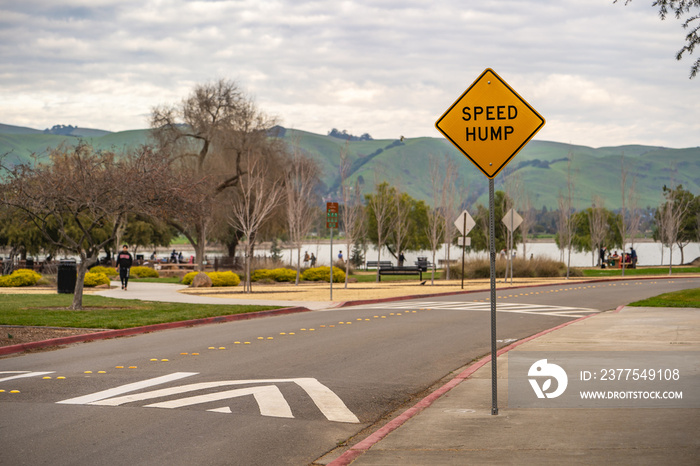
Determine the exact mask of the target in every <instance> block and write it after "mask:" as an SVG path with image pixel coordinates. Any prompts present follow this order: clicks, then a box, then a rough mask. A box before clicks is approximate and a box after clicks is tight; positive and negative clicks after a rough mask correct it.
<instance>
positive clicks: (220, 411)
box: [207, 406, 232, 414]
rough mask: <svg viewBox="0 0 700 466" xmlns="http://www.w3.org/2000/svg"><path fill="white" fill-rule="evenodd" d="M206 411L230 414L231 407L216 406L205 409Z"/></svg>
mask: <svg viewBox="0 0 700 466" xmlns="http://www.w3.org/2000/svg"><path fill="white" fill-rule="evenodd" d="M207 411H210V412H212V413H225V414H231V412H232V411H231V408H229V407H228V406H224V407H223V408H216V409H207Z"/></svg>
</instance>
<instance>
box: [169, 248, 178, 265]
mask: <svg viewBox="0 0 700 466" xmlns="http://www.w3.org/2000/svg"><path fill="white" fill-rule="evenodd" d="M170 262H172V263H173V264H176V263H177V251H175V250H174V249H173V252H171V253H170Z"/></svg>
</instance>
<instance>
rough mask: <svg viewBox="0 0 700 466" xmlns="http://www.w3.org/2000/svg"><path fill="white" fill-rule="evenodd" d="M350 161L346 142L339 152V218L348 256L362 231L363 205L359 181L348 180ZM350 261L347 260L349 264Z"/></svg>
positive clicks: (346, 279)
mask: <svg viewBox="0 0 700 466" xmlns="http://www.w3.org/2000/svg"><path fill="white" fill-rule="evenodd" d="M351 166H352V163H351V162H350V160H349V158H348V144H347V143H346V144H345V146H344V147H343V149H342V150H341V152H340V189H341V195H342V198H343V209H342V210H341V218H342V221H343V227H344V229H345V248H346V251H347V253H348V259H349V258H350V251H352V247H353V245H355V244H356V243H357V241H358V240H359V238H361V237H362V234H363V233H364V226H365V222H364V218H365V217H364V207H363V205H362V195H361V192H360V182H359V181H358V180H357V179H356V180H355V184H354V185H350V184H349V182H348V176H349V175H350V168H351ZM349 263H350V261H349V260H348V261H347V264H349ZM349 272H350V269H349V265H348V268H347V269H346V274H345V288H347V287H348V279H349V276H350V273H349Z"/></svg>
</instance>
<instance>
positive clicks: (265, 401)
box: [146, 385, 294, 418]
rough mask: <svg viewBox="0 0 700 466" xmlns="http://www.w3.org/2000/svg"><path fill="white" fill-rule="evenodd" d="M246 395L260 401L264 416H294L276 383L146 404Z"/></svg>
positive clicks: (183, 403)
mask: <svg viewBox="0 0 700 466" xmlns="http://www.w3.org/2000/svg"><path fill="white" fill-rule="evenodd" d="M246 395H253V396H254V397H255V401H257V402H258V407H259V408H260V414H261V415H263V416H272V417H287V418H294V415H293V414H292V409H291V408H290V407H289V405H288V404H287V400H285V399H284V395H282V392H281V391H280V389H279V388H277V386H276V385H259V386H257V387H248V388H236V389H235V390H227V391H224V392H218V393H207V394H206V395H197V396H190V397H188V398H180V399H178V400H172V401H163V402H161V403H153V404H150V405H146V408H182V407H183V406H191V405H195V404H199V403H207V402H210V401H219V400H225V399H228V398H237V397H239V396H246ZM229 412H230V408H229Z"/></svg>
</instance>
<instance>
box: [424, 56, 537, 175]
mask: <svg viewBox="0 0 700 466" xmlns="http://www.w3.org/2000/svg"><path fill="white" fill-rule="evenodd" d="M544 123H545V121H544V118H542V116H541V115H540V114H539V113H537V112H536V111H535V109H534V108H532V107H531V106H530V104H528V103H527V102H526V101H525V99H523V98H522V97H520V96H519V95H518V93H517V92H515V91H514V90H513V89H512V88H511V87H510V86H509V85H508V84H507V83H506V82H505V81H504V80H503V79H501V77H500V76H498V75H497V74H496V72H495V71H493V70H492V69H491V68H487V69H486V70H484V72H483V73H481V76H479V77H478V78H477V80H476V81H474V83H473V84H472V85H471V86H469V89H467V90H466V91H464V94H462V95H461V96H460V97H459V99H457V101H456V102H455V103H454V104H452V106H451V107H450V108H449V109H448V110H447V111H446V112H445V113H444V114H443V115H442V116H441V117H440V119H439V120H438V121H437V122H436V123H435V127H436V128H437V129H438V131H440V132H441V133H442V134H443V135H444V136H445V137H446V138H447V139H449V140H450V142H451V143H452V144H454V145H455V146H456V147H457V148H458V149H459V150H460V151H462V153H463V154H464V155H465V156H467V158H468V159H469V160H471V161H472V162H473V163H474V165H476V166H477V168H479V170H481V171H482V172H483V173H484V175H486V176H487V177H488V178H490V179H493V178H494V177H495V176H496V175H497V174H498V172H500V171H501V169H503V167H505V166H506V165H507V164H508V162H510V160H511V159H512V158H513V157H514V156H515V154H517V153H518V152H519V151H520V149H522V148H523V147H524V146H525V144H527V143H528V141H530V139H532V137H533V136H534V135H535V133H537V131H539V130H540V129H541V128H542V126H544Z"/></svg>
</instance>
